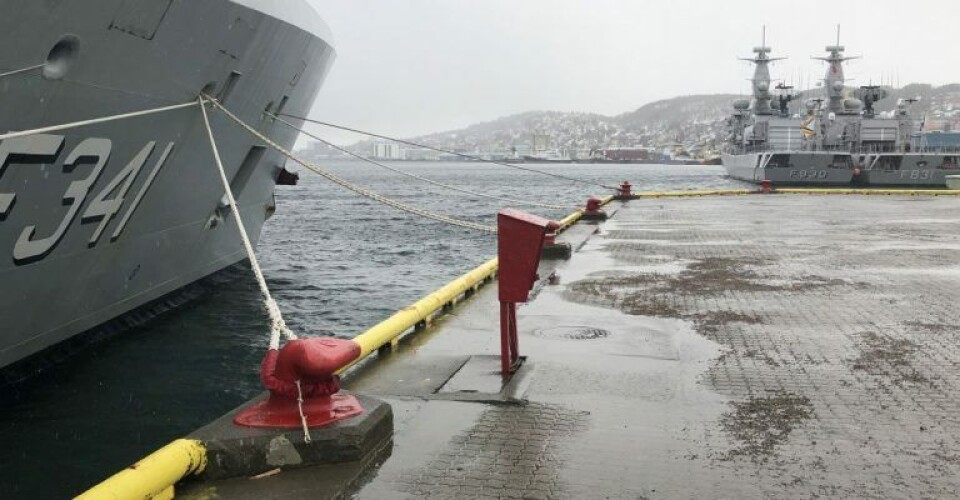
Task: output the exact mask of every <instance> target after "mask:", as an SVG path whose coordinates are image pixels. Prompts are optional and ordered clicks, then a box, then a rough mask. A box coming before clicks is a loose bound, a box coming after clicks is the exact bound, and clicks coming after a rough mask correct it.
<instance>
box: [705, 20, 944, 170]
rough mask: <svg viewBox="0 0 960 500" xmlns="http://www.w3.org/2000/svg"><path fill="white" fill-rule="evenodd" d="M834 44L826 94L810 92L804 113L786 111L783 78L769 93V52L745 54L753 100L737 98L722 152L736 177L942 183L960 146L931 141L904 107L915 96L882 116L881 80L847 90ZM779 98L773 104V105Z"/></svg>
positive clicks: (787, 93) (789, 95) (884, 94)
mask: <svg viewBox="0 0 960 500" xmlns="http://www.w3.org/2000/svg"><path fill="white" fill-rule="evenodd" d="M844 50H845V47H843V46H842V45H840V36H839V29H838V31H837V43H836V44H835V45H830V46H828V47H827V48H826V51H827V53H828V56H827V57H817V58H815V59H819V60H822V61H825V62H826V63H827V64H828V67H827V72H826V76H825V77H824V80H823V88H824V96H823V97H822V98H811V99H807V100H806V101H805V102H804V105H803V106H802V108H803V110H804V111H803V112H804V116H803V117H800V116H791V115H790V112H789V110H788V104H789V103H790V102H791V101H792V100H794V99H796V95H795V94H793V93H792V92H791V90H792V89H791V88H790V87H787V86H783V85H780V86H778V87H777V88H776V89H777V90H779V91H780V92H779V95H778V96H774V95H772V94H771V93H770V88H771V87H770V73H769V69H768V65H769V63H770V62H771V61H774V60H776V59H771V58H769V57H768V56H767V54H768V53H769V52H770V48H769V47H766V45H765V44H764V45H761V46H760V47H757V48H755V49H754V52H755V53H756V54H757V55H756V57H754V58H753V59H747V60H748V61H750V62H752V63H754V64H755V65H756V71H755V74H754V78H753V102H752V103H751V102H749V101H746V100H739V101H736V102H735V103H734V112H733V114H732V115H731V116H730V118H728V120H727V125H728V136H727V151H726V153H725V154H724V155H723V164H724V166H725V167H726V169H727V173H728V174H729V175H730V176H731V177H733V178H736V179H740V180H745V181H749V182H756V183H760V182H762V181H764V180H769V181H771V182H772V183H773V184H775V185H791V184H793V185H858V186H912V187H921V186H927V187H943V186H944V185H945V176H946V175H950V174H951V173H960V170H958V159H960V152H956V151H945V150H943V149H942V148H931V147H928V146H927V145H926V144H924V142H925V141H924V140H923V138H924V135H923V134H922V133H921V131H920V128H921V127H920V126H919V125H918V123H917V120H916V119H914V118H913V117H912V116H911V115H910V113H909V107H910V105H911V104H913V103H914V102H916V101H917V99H901V100H900V102H898V103H897V107H896V110H895V111H894V112H893V113H892V116H887V117H880V116H878V115H877V113H876V112H875V109H874V106H875V105H876V103H877V102H878V101H880V100H882V99H884V98H886V97H887V95H888V94H887V92H886V91H885V90H884V89H883V88H881V87H878V86H873V85H867V86H862V87H860V88H859V89H856V90H855V91H853V93H852V96H848V95H847V89H846V86H845V77H844V71H843V63H844V62H846V61H848V60H850V59H855V58H854V57H847V56H845V55H844ZM774 100H776V104H777V108H776V109H773V108H771V105H770V104H771V102H772V101H774Z"/></svg>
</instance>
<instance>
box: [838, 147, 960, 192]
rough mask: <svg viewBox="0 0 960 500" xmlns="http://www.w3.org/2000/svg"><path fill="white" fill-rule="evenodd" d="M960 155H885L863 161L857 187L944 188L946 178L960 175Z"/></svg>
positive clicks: (870, 157) (868, 157) (868, 156)
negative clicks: (959, 162)
mask: <svg viewBox="0 0 960 500" xmlns="http://www.w3.org/2000/svg"><path fill="white" fill-rule="evenodd" d="M958 159H960V153H955V154H930V153H881V154H874V155H866V156H864V157H863V158H862V160H861V161H860V164H861V166H860V175H858V176H857V178H856V180H855V183H856V184H858V185H863V186H874V187H922V188H943V187H945V186H946V182H947V179H946V176H948V175H957V174H960V164H958Z"/></svg>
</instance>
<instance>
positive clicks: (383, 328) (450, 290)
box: [337, 196, 614, 374]
mask: <svg viewBox="0 0 960 500" xmlns="http://www.w3.org/2000/svg"><path fill="white" fill-rule="evenodd" d="M613 199H614V197H613V196H608V197H606V198H604V199H603V201H602V203H604V204H606V203H610V201H611V200H613ZM581 215H583V212H582V211H580V210H576V211H574V212H573V213H571V214H570V215H568V216H566V217H564V218H563V219H562V220H560V230H559V231H558V232H563V231H564V230H565V229H567V228H568V227H570V226H571V225H573V224H574V223H576V222H577V221H578V220H580V216H581ZM498 267H499V262H498V260H497V258H493V259H490V260H488V261H487V262H485V263H483V264H482V265H480V266H479V267H477V268H476V269H474V270H472V271H470V272H469V273H467V274H464V275H463V276H461V277H459V278H457V279H455V280H453V281H451V282H450V283H447V284H446V285H444V286H443V287H442V288H440V289H439V290H437V291H435V292H433V293H431V294H429V295H427V296H426V297H424V298H422V299H420V300H418V301H417V302H414V303H413V304H411V305H409V306H407V307H405V308H403V309H401V310H400V311H398V312H396V313H394V315H393V316H390V317H389V318H387V319H385V320H383V321H381V322H380V323H378V324H376V325H375V326H373V327H372V328H370V329H369V330H367V331H365V332H363V333H361V334H360V335H357V336H356V337H354V338H353V341H354V342H356V343H357V344H358V345H360V355H359V356H358V357H357V359H355V360H353V362H351V363H350V364H349V365H347V366H345V367H343V368H341V369H340V370H339V371H338V372H337V373H340V374H342V373H343V372H345V371H346V370H348V369H349V368H350V367H351V366H353V365H355V364H357V363H359V362H360V361H362V360H363V359H365V358H366V357H367V356H370V355H371V354H373V353H374V352H376V351H377V350H378V349H380V348H381V347H383V346H385V345H387V344H390V343H394V342H396V341H397V339H399V338H400V337H401V336H402V335H403V334H404V333H405V332H407V331H408V330H410V329H411V328H413V327H415V326H416V325H417V323H420V322H421V321H429V319H430V317H431V316H432V315H433V313H435V312H437V311H439V310H440V309H442V308H443V306H444V304H447V303H448V302H449V303H453V302H456V301H457V299H458V298H459V297H460V296H461V295H463V294H464V293H465V292H466V291H467V290H470V289H473V288H475V287H476V286H477V285H479V284H480V283H481V282H482V281H484V280H486V279H487V278H489V277H491V276H493V275H494V274H496V272H497V269H498Z"/></svg>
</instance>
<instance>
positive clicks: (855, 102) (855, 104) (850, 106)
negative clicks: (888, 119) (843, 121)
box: [843, 99, 863, 111]
mask: <svg viewBox="0 0 960 500" xmlns="http://www.w3.org/2000/svg"><path fill="white" fill-rule="evenodd" d="M843 108H844V109H846V110H847V111H860V110H861V109H863V101H861V100H860V99H846V100H844V101H843Z"/></svg>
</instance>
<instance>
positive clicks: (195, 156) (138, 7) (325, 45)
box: [0, 0, 335, 368]
mask: <svg viewBox="0 0 960 500" xmlns="http://www.w3.org/2000/svg"><path fill="white" fill-rule="evenodd" d="M0 8H2V10H3V12H4V13H5V15H4V16H3V17H2V18H0V40H2V41H3V44H2V45H3V47H4V50H3V52H2V53H0V75H2V76H0V102H2V103H3V107H2V108H0V130H3V131H7V130H30V129H36V128H40V127H45V126H49V125H56V124H61V123H67V122H73V121H78V120H86V119H90V118H96V117H102V116H110V115H115V114H120V113H125V112H130V111H138V110H144V109H150V108H157V107H160V106H165V105H170V104H179V103H186V102H189V101H191V100H196V99H197V97H198V95H199V94H200V93H201V91H203V92H205V93H208V94H211V95H213V96H215V97H218V98H219V99H220V100H221V101H223V102H224V104H225V105H226V106H227V107H229V108H231V109H232V110H234V111H235V112H236V113H237V114H238V115H239V116H240V117H241V118H242V119H244V120H245V121H246V122H248V123H252V124H255V126H256V127H257V128H258V129H259V130H260V131H261V132H262V133H264V134H266V135H268V136H271V137H273V138H274V139H275V140H276V141H277V142H278V143H280V144H281V145H283V146H284V147H287V148H290V147H291V146H292V145H293V143H294V141H295V140H296V137H297V133H296V132H294V131H292V130H291V129H290V128H286V127H282V126H276V125H275V124H274V123H273V122H272V121H271V120H268V119H265V118H264V114H263V113H264V111H265V110H266V111H268V112H274V113H280V112H288V113H291V114H293V115H299V116H303V115H304V114H306V113H307V112H308V111H309V110H310V108H311V106H312V105H313V102H314V99H315V98H316V96H317V93H318V91H319V89H320V86H321V84H322V82H323V80H324V78H325V76H326V74H327V72H328V71H329V68H330V65H331V64H332V62H333V59H334V57H335V52H334V49H333V45H332V43H333V42H332V37H331V34H330V31H329V29H328V28H327V26H326V24H325V23H324V22H323V21H322V20H321V19H320V17H319V15H318V14H317V13H316V11H315V10H314V9H313V8H312V7H311V6H310V5H309V4H308V3H307V1H306V0H286V1H284V2H276V1H271V0H204V1H203V2H197V1H174V0H151V1H149V2H148V1H132V0H126V1H122V0H84V1H74V2H46V1H45V2H33V1H29V2H24V1H13V0H0ZM44 61H45V62H44ZM38 63H43V64H42V65H38ZM31 67H34V68H36V69H35V70H32V71H27V70H24V71H19V72H17V71H16V70H17V69H19V68H28V69H29V68H31ZM11 72H12V73H11ZM212 117H213V119H214V123H213V127H214V129H215V132H216V135H217V140H218V143H219V145H220V150H221V152H222V155H223V159H224V165H225V167H226V169H227V174H228V176H229V178H230V179H232V185H233V190H234V192H235V193H236V196H237V198H238V204H239V206H240V210H241V211H242V213H243V218H244V224H245V225H246V227H247V229H248V231H249V232H250V235H251V237H252V238H253V239H254V240H256V239H257V238H259V235H260V231H261V227H262V225H263V223H264V221H265V220H266V219H267V218H268V217H269V216H270V214H271V213H272V212H273V210H274V199H273V192H274V186H275V185H276V183H277V182H278V180H280V179H281V172H282V171H283V169H282V164H283V159H282V158H281V156H280V155H279V153H277V152H275V151H273V150H270V149H267V148H265V147H264V146H263V145H262V144H261V143H260V142H259V141H257V140H255V139H253V138H252V137H251V136H249V135H248V134H247V133H246V132H244V131H243V130H241V129H239V128H238V127H236V126H235V125H234V124H232V123H230V122H229V121H226V120H225V119H224V118H223V117H222V116H220V115H217V114H213V115H212ZM212 161H213V159H212V156H211V151H210V144H209V143H208V142H207V138H206V137H205V135H204V129H203V122H202V118H201V114H200V110H199V108H198V107H188V108H183V109H179V110H176V111H170V112H166V113H163V114H158V115H152V116H149V117H143V118H136V119H132V120H126V121H120V122H111V123H105V124H99V125H93V126H87V127H83V128H76V129H71V130H67V131H65V132H61V133H56V134H43V135H32V136H26V137H21V138H16V139H8V140H6V141H3V142H2V143H0V325H3V326H2V328H0V368H3V367H9V366H10V365H11V364H13V363H16V362H18V361H20V360H23V358H25V357H28V356H31V355H33V354H36V353H38V352H39V351H41V350H44V349H45V348H48V347H50V346H53V345H55V344H57V343H60V342H62V341H64V340H66V339H70V338H72V337H74V336H76V335H77V334H80V333H82V332H85V331H89V330H91V329H93V328H95V327H97V326H99V325H101V324H103V323H105V322H107V321H109V320H111V319H114V318H117V317H118V316H121V315H124V314H125V313H128V312H130V311H133V310H135V309H138V308H140V307H142V306H147V305H149V304H151V303H153V302H154V301H156V300H157V299H159V298H161V297H164V296H165V295H167V294H170V293H171V292H174V291H176V290H178V289H180V288H182V287H184V286H186V285H188V284H191V283H193V282H195V281H197V280H199V279H201V278H203V277H205V276H208V275H210V274H212V273H214V272H216V271H218V270H220V269H223V268H225V267H227V266H230V265H232V264H235V263H237V262H240V261H242V260H244V259H245V253H244V251H243V248H242V246H241V243H240V239H239V236H238V234H237V232H236V230H235V229H234V228H233V227H232V225H231V223H230V222H229V218H230V217H231V216H230V211H229V209H227V207H226V205H225V204H224V203H222V202H221V198H222V197H223V195H224V193H223V186H222V184H221V182H220V180H219V177H218V173H217V170H216V167H215V166H214V164H213V163H212Z"/></svg>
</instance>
